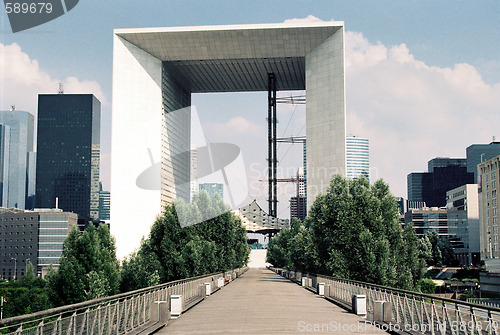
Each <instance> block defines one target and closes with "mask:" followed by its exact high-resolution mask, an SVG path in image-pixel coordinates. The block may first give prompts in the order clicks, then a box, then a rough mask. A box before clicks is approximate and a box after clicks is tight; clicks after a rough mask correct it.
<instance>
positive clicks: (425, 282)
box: [417, 278, 436, 294]
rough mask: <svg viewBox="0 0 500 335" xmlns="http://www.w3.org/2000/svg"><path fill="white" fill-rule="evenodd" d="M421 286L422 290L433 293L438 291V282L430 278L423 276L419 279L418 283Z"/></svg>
mask: <svg viewBox="0 0 500 335" xmlns="http://www.w3.org/2000/svg"><path fill="white" fill-rule="evenodd" d="M417 286H418V287H419V288H420V292H422V293H427V294H432V293H435V292H436V283H434V282H433V281H432V279H430V278H422V279H420V280H419V281H418V285H417Z"/></svg>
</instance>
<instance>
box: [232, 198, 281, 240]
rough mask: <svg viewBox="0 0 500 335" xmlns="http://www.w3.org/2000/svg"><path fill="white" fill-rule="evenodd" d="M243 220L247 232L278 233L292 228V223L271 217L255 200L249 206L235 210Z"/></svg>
mask: <svg viewBox="0 0 500 335" xmlns="http://www.w3.org/2000/svg"><path fill="white" fill-rule="evenodd" d="M233 213H234V214H235V215H236V216H238V217H239V218H240V219H241V223H242V224H243V227H245V229H246V231H247V232H261V233H264V234H265V233H277V232H279V231H280V230H281V229H283V228H290V221H289V220H287V219H278V218H275V217H274V216H269V214H267V213H266V212H265V211H264V210H263V209H262V208H261V207H260V206H259V204H258V203H257V202H256V201H255V200H254V201H252V203H250V204H249V205H247V206H244V207H241V208H239V209H236V210H233Z"/></svg>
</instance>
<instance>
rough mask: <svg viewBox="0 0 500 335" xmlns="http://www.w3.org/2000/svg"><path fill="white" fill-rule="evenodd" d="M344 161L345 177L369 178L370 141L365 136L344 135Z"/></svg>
mask: <svg viewBox="0 0 500 335" xmlns="http://www.w3.org/2000/svg"><path fill="white" fill-rule="evenodd" d="M346 163H347V173H346V176H347V178H349V179H353V178H356V177H359V176H365V177H366V179H368V180H370V143H369V141H368V139H367V138H360V137H355V136H348V137H346Z"/></svg>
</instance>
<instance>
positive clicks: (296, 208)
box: [290, 167, 307, 220]
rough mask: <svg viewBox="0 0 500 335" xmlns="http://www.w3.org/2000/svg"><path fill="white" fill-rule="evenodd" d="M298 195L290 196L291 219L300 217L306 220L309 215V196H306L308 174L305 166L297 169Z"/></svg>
mask: <svg viewBox="0 0 500 335" xmlns="http://www.w3.org/2000/svg"><path fill="white" fill-rule="evenodd" d="M295 182H296V187H297V189H296V195H295V196H294V197H291V198H290V220H291V219H292V218H298V219H299V220H304V219H305V218H306V216H307V198H306V176H305V172H304V168H303V167H300V168H299V169H298V170H297V177H296V180H295Z"/></svg>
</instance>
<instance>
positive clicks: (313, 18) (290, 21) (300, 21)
mask: <svg viewBox="0 0 500 335" xmlns="http://www.w3.org/2000/svg"><path fill="white" fill-rule="evenodd" d="M313 22H334V19H330V21H324V20H321V19H319V18H317V17H316V16H313V15H308V16H307V17H305V18H295V19H287V20H285V21H283V23H288V24H303V23H313Z"/></svg>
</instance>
